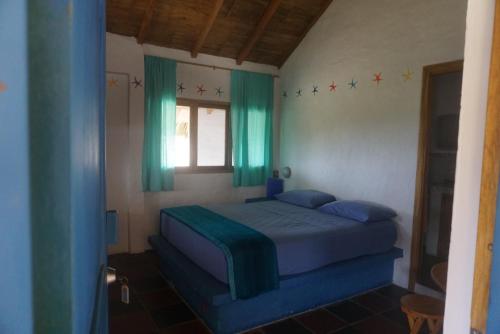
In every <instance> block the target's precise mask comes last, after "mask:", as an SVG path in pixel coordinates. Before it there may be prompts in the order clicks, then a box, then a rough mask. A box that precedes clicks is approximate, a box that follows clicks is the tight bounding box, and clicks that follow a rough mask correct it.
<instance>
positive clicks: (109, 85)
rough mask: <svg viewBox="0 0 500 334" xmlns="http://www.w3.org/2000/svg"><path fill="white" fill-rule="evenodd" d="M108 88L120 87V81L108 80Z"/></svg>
mask: <svg viewBox="0 0 500 334" xmlns="http://www.w3.org/2000/svg"><path fill="white" fill-rule="evenodd" d="M108 87H110V88H111V87H118V80H116V79H115V78H112V79H109V80H108Z"/></svg>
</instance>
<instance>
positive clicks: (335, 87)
mask: <svg viewBox="0 0 500 334" xmlns="http://www.w3.org/2000/svg"><path fill="white" fill-rule="evenodd" d="M328 88H329V89H330V92H336V91H337V85H336V84H335V81H332V84H331V85H330V86H328Z"/></svg>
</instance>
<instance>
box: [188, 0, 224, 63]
mask: <svg viewBox="0 0 500 334" xmlns="http://www.w3.org/2000/svg"><path fill="white" fill-rule="evenodd" d="M223 4H224V0H215V4H214V8H213V9H212V12H211V13H210V16H209V17H208V21H207V23H206V24H205V27H204V28H203V30H202V32H201V34H200V36H199V37H198V40H197V41H196V43H195V44H194V47H193V49H192V50H191V57H192V58H196V57H197V56H198V52H200V49H201V47H202V46H203V44H204V43H205V40H206V39H207V36H208V33H209V32H210V30H211V29H212V27H213V25H214V22H215V19H216V18H217V15H218V14H219V12H220V9H221V8H222V5H223Z"/></svg>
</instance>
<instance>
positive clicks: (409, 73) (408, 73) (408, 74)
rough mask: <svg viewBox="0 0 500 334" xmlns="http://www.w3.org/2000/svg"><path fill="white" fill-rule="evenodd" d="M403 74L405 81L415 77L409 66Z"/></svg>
mask: <svg viewBox="0 0 500 334" xmlns="http://www.w3.org/2000/svg"><path fill="white" fill-rule="evenodd" d="M402 76H403V81H404V82H406V81H409V80H411V79H413V72H412V71H411V70H410V69H409V68H407V69H406V71H405V72H404V73H403V74H402Z"/></svg>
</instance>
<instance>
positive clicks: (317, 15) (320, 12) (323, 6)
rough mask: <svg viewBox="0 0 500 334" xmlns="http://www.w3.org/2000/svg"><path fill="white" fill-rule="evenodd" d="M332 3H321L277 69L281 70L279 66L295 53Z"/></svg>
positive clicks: (327, 1)
mask: <svg viewBox="0 0 500 334" xmlns="http://www.w3.org/2000/svg"><path fill="white" fill-rule="evenodd" d="M332 1H333V0H325V2H324V3H323V5H322V6H321V9H320V10H319V11H318V13H317V14H316V15H315V16H314V17H313V18H312V20H311V21H310V22H309V23H308V24H307V28H306V29H305V30H304V32H303V33H302V34H301V35H300V37H299V38H297V40H296V41H295V43H294V44H293V46H292V48H290V50H288V52H287V53H286V54H285V56H284V57H283V59H282V60H281V61H280V63H279V64H278V67H279V68H281V66H283V64H285V62H286V60H287V59H288V57H290V55H291V54H292V53H293V51H295V49H296V48H297V47H298V46H299V45H300V43H301V42H302V40H303V39H304V38H305V37H306V35H307V33H308V32H309V30H311V28H312V27H313V26H314V25H315V24H316V22H318V20H319V18H320V17H321V15H323V13H324V12H325V10H326V9H327V8H328V7H329V6H330V4H331V3H332Z"/></svg>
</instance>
